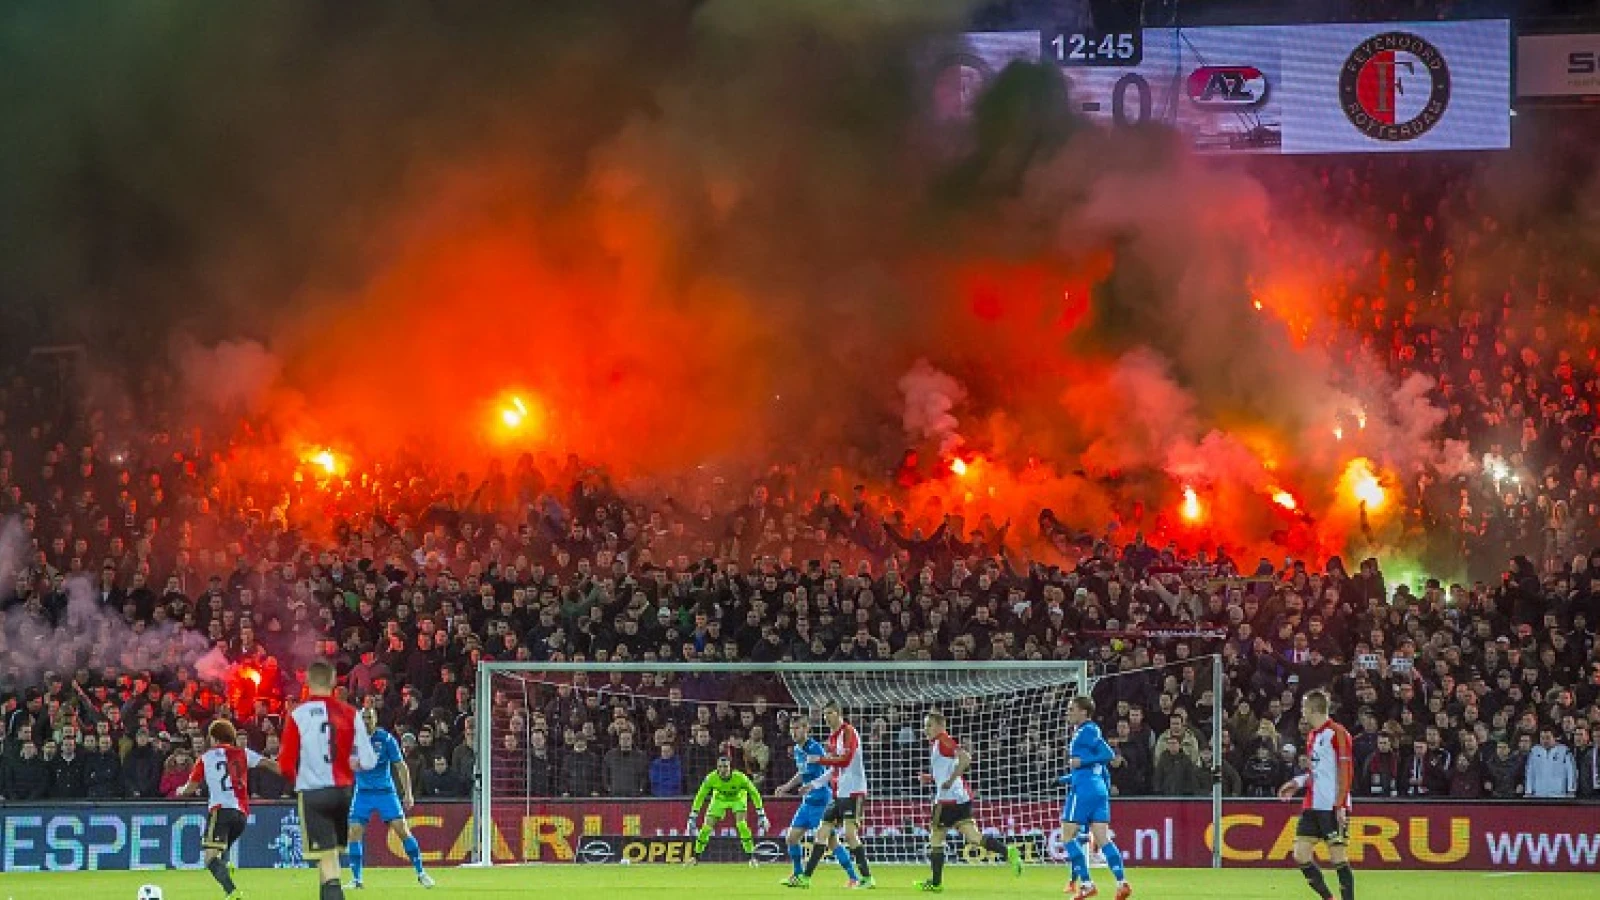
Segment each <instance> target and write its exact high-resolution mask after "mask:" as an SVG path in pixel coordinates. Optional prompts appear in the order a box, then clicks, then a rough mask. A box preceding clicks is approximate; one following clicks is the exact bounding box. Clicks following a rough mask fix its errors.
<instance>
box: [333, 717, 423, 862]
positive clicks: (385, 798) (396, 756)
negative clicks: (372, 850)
mask: <svg viewBox="0 0 1600 900" xmlns="http://www.w3.org/2000/svg"><path fill="white" fill-rule="evenodd" d="M361 720H362V721H363V722H364V723H365V724H366V726H367V731H368V732H369V733H371V735H372V750H373V753H375V754H376V755H377V757H378V764H377V765H375V766H373V767H372V768H370V769H368V770H366V771H365V772H358V773H357V774H356V797H355V800H354V801H353V802H352V803H351V804H350V875H351V879H352V880H351V882H350V884H349V886H350V887H351V888H354V889H356V890H360V889H361V888H362V884H361V869H362V867H363V866H364V864H365V863H366V845H365V842H364V841H363V840H362V839H363V838H364V837H365V832H366V827H367V822H369V821H371V820H372V817H373V815H374V814H376V815H377V816H378V818H379V819H382V820H383V823H384V824H385V825H388V826H389V830H390V831H392V832H394V834H395V836H396V837H398V838H400V846H402V847H404V848H405V851H406V858H407V859H409V860H411V868H413V869H415V870H416V872H417V883H418V884H420V885H422V886H423V887H425V888H431V887H433V876H431V875H429V874H428V873H427V872H424V871H423V870H422V847H421V846H420V845H418V844H417V839H416V837H415V836H413V835H412V834H411V826H410V825H409V824H408V823H407V822H406V813H405V811H406V810H408V809H410V808H411V807H413V806H415V805H416V801H415V800H414V799H413V798H412V794H411V770H410V769H408V768H406V763H405V758H404V757H403V756H401V755H400V742H399V741H397V740H395V739H394V735H392V734H390V733H389V732H388V731H386V730H384V729H382V728H379V727H378V711H377V710H376V709H373V708H372V707H370V706H369V707H367V708H366V709H363V710H362V711H361ZM396 783H398V784H399V785H400V791H399V792H398V793H396V791H395V784H396Z"/></svg>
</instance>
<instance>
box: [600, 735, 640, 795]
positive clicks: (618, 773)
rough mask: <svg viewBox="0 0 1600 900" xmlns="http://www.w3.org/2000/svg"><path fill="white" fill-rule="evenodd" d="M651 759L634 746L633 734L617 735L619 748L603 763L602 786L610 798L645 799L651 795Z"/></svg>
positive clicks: (606, 756)
mask: <svg viewBox="0 0 1600 900" xmlns="http://www.w3.org/2000/svg"><path fill="white" fill-rule="evenodd" d="M650 762H651V760H650V757H649V756H646V755H645V753H644V751H643V750H639V749H636V748H635V747H634V746H633V732H631V731H624V732H622V733H621V734H619V735H617V746H616V747H613V748H612V749H611V750H608V751H606V755H605V758H604V759H603V760H602V763H601V785H602V790H604V792H605V794H606V796H608V797H643V796H646V795H647V794H648V793H649V787H650Z"/></svg>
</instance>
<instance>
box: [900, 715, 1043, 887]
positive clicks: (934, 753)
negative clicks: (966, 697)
mask: <svg viewBox="0 0 1600 900" xmlns="http://www.w3.org/2000/svg"><path fill="white" fill-rule="evenodd" d="M922 734H923V736H924V737H926V738H927V739H928V773H927V774H926V775H923V776H922V781H923V783H924V784H931V785H933V786H934V795H933V816H932V818H931V820H930V821H929V823H928V867H929V868H930V869H932V871H933V877H932V878H930V879H928V880H927V881H919V882H917V883H916V888H917V889H918V890H921V891H928V892H938V891H941V890H943V889H944V839H945V836H946V835H947V834H948V833H949V831H950V829H952V828H954V829H955V830H956V831H959V832H960V833H961V836H962V837H963V838H965V839H966V841H967V846H969V847H982V848H983V849H985V850H987V851H989V852H990V853H993V854H995V855H996V856H999V857H1001V858H1003V859H1005V861H1006V862H1007V863H1009V864H1010V865H1011V871H1012V873H1013V874H1015V875H1018V876H1021V875H1022V851H1020V850H1018V849H1017V848H1016V847H1008V846H1006V842H1005V841H1002V840H1000V839H999V838H998V837H995V836H994V835H992V834H984V833H983V832H982V831H979V830H978V823H977V822H976V821H974V819H973V813H972V799H973V797H972V789H971V787H970V786H968V784H967V770H968V769H970V768H972V754H970V753H968V752H967V751H966V749H965V748H964V747H962V746H961V745H960V744H958V743H956V739H955V738H954V737H952V736H951V735H950V732H949V731H946V730H945V718H944V714H943V713H940V712H930V713H928V715H927V716H926V717H925V718H924V719H923V720H922Z"/></svg>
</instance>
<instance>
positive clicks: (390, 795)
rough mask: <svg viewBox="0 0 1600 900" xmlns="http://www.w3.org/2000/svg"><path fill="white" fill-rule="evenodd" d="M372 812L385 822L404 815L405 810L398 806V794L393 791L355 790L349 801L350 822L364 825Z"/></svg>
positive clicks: (401, 817) (370, 817)
mask: <svg viewBox="0 0 1600 900" xmlns="http://www.w3.org/2000/svg"><path fill="white" fill-rule="evenodd" d="M373 813H377V815H378V818H379V819H382V820H383V821H384V822H386V823H387V822H393V821H394V820H396V819H404V818H405V817H406V811H405V810H403V809H401V808H400V795H399V794H396V793H395V792H394V791H360V790H358V791H356V797H355V799H354V800H352V801H351V802H350V822H351V824H354V825H366V824H367V822H369V821H370V820H371V819H372V815H373Z"/></svg>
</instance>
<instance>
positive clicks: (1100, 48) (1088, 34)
mask: <svg viewBox="0 0 1600 900" xmlns="http://www.w3.org/2000/svg"><path fill="white" fill-rule="evenodd" d="M1039 43H1040V51H1041V53H1042V55H1043V56H1044V58H1045V59H1049V60H1053V61H1054V62H1055V64H1056V65H1058V66H1137V65H1138V64H1139V62H1140V61H1141V60H1142V59H1143V58H1144V33H1143V30H1142V29H1139V28H1128V29H1124V30H1120V31H1094V30H1089V29H1082V28H1046V29H1045V30H1043V31H1041V32H1040V33H1039Z"/></svg>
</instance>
